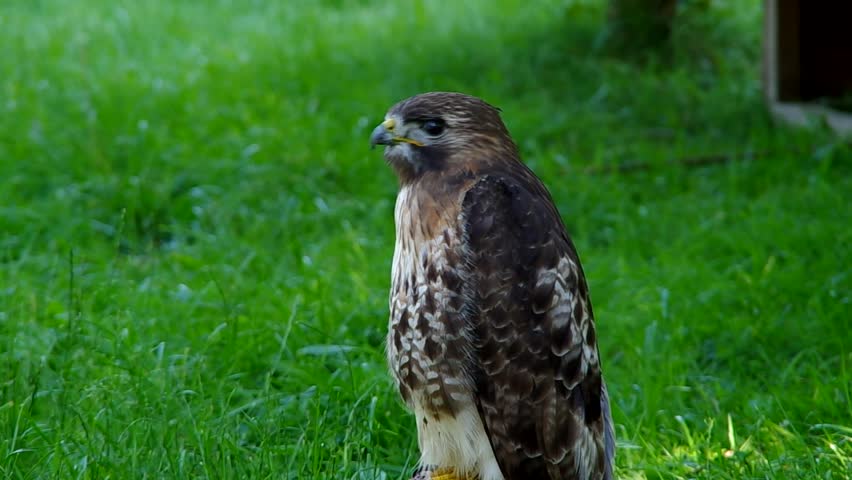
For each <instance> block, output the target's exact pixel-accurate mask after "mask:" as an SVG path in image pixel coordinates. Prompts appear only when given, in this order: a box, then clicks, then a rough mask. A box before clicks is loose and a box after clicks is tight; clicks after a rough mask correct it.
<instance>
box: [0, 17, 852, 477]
mask: <svg viewBox="0 0 852 480" xmlns="http://www.w3.org/2000/svg"><path fill="white" fill-rule="evenodd" d="M599 3H600V2H596V1H591V0H586V1H580V0H575V1H566V0H529V1H526V2H520V1H515V0H499V1H497V0H476V1H470V2H457V3H450V2H438V1H434V2H426V1H422V2H421V1H418V2H410V3H405V2H394V3H392V2H379V1H368V0H364V1H355V0H352V1H346V0H339V1H331V0H326V1H316V2H309V1H307V0H306V1H297V0H293V1H277V2H273V1H260V0H254V1H249V0H246V1H242V2H238V1H230V0H215V1H214V0H209V1H201V0H198V1H190V0H148V1H144V2H131V1H124V0H119V1H106V0H73V1H71V0H5V1H3V2H2V3H0V477H3V478H10V479H36V478H83V479H106V478H110V479H130V478H148V479H160V478H176V479H177V478H187V479H190V478H192V479H194V478H223V479H224V478H251V479H263V478H270V479H273V478H274V479H281V478H290V479H297V478H298V479H305V478H310V479H389V480H390V479H406V478H408V477H409V476H410V471H411V468H412V467H413V466H414V464H415V462H416V460H417V448H416V447H417V446H416V435H415V429H414V423H413V421H412V418H411V416H410V415H409V414H408V413H407V412H406V411H405V409H404V408H403V406H402V403H401V402H400V400H399V399H398V395H397V393H396V391H395V389H394V387H393V385H392V384H391V381H390V377H389V375H388V374H387V370H386V366H385V360H384V345H383V343H384V335H385V331H386V328H387V313H388V312H387V290H388V286H389V271H390V262H391V255H392V251H393V219H392V209H393V202H394V196H395V193H396V182H395V179H394V177H393V174H392V172H391V171H390V170H389V168H388V167H387V166H386V165H385V164H384V162H383V161H382V159H381V154H380V152H378V151H370V150H369V149H368V145H367V144H368V136H369V132H370V131H371V129H372V127H373V126H374V125H375V124H376V123H378V122H379V121H380V120H381V119H382V116H383V114H384V112H385V110H386V109H387V108H388V107H389V106H390V105H391V104H393V103H394V102H395V101H397V100H399V99H401V98H404V97H406V96H409V95H412V94H415V93H418V92H422V91H428V90H461V91H465V92H467V93H472V94H475V95H478V96H481V97H484V98H486V99H487V100H489V101H490V102H492V103H494V104H496V105H498V106H500V107H501V108H502V109H503V115H504V119H505V121H506V123H507V125H508V127H509V129H510V130H511V131H512V133H513V135H514V137H515V139H516V140H517V141H518V144H519V146H520V149H521V152H522V155H523V157H524V158H525V159H526V161H527V163H528V164H529V165H530V166H531V167H532V168H533V169H534V170H535V171H536V172H537V173H538V174H539V175H540V176H541V177H542V178H543V180H544V181H545V183H546V184H547V185H548V186H549V188H550V189H551V191H552V193H553V195H554V197H555V200H556V202H557V204H558V206H559V208H560V210H561V212H562V214H563V216H564V218H565V220H566V224H567V225H568V228H569V230H570V231H571V233H572V235H573V238H574V240H575V243H576V244H577V247H578V249H579V252H580V255H581V258H582V259H583V263H584V266H585V269H586V273H587V276H588V279H589V283H590V287H591V290H592V295H593V300H594V305H595V312H596V317H597V321H598V338H599V342H600V349H601V354H602V359H603V366H604V371H605V376H606V379H607V381H608V384H609V389H610V395H611V397H612V400H613V414H614V417H615V422H616V433H617V437H618V457H617V466H618V471H619V478H624V479H687V478H688V479H786V478H791V479H817V478H818V479H849V478H850V477H852V473H851V472H852V329H850V322H852V318H850V317H852V306H850V300H852V291H850V283H852V278H850V275H852V274H851V273H850V265H852V254H850V244H852V234H850V232H852V228H850V225H852V208H850V205H852V149H850V147H849V146H848V144H845V143H843V142H842V141H840V140H839V139H838V138H836V137H834V136H832V135H831V134H830V133H829V132H827V131H826V130H825V129H824V128H821V127H819V126H817V127H815V128H813V129H810V130H796V129H792V128H788V127H784V126H782V125H775V124H773V122H772V120H771V119H770V118H769V117H768V115H767V114H766V113H765V111H764V107H763V105H762V98H761V92H760V88H759V78H760V71H759V61H758V60H759V49H760V31H759V29H760V21H761V20H760V15H761V12H760V11H759V8H758V5H757V4H758V3H759V2H740V1H735V0H728V1H724V0H717V1H714V2H712V3H711V7H710V9H709V11H703V12H698V11H686V12H685V13H684V17H683V19H682V23H681V25H680V27H679V28H678V29H677V30H676V32H675V40H676V46H675V47H674V48H673V49H671V50H670V51H668V52H663V53H661V54H659V55H642V57H641V58H638V57H633V58H628V59H625V58H621V57H616V56H614V55H612V54H611V53H609V52H607V50H606V49H605V48H604V47H603V45H604V44H605V42H604V40H605V35H604V34H603V33H602V32H605V30H604V29H603V23H602V22H603V17H604V15H603V9H602V8H601V6H600V5H599ZM701 3H702V2H682V4H686V5H693V4H701ZM691 8H694V9H699V8H700V7H699V6H693V7H691ZM687 10H688V9H687ZM619 165H628V166H630V168H621V169H619V168H617V167H618V166H619Z"/></svg>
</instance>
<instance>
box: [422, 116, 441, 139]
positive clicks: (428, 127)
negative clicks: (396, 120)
mask: <svg viewBox="0 0 852 480" xmlns="http://www.w3.org/2000/svg"><path fill="white" fill-rule="evenodd" d="M445 126H446V125H445V124H444V121H443V120H440V119H433V120H426V121H425V122H423V125H421V126H420V128H422V129H423V131H424V132H426V133H427V134H428V135H430V136H433V137H437V136H438V135H440V134H442V133H444V127H445Z"/></svg>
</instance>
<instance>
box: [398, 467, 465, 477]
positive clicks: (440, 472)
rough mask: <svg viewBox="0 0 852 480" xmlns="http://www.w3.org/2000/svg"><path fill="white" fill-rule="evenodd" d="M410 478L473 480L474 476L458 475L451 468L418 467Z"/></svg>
mask: <svg viewBox="0 0 852 480" xmlns="http://www.w3.org/2000/svg"><path fill="white" fill-rule="evenodd" d="M411 480H474V477H468V476H463V477H462V476H459V475H458V474H457V473H456V471H455V470H454V469H452V468H436V469H434V470H433V469H431V468H420V469H418V470H417V471H416V472H415V473H414V476H413V477H411Z"/></svg>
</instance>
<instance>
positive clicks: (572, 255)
mask: <svg viewBox="0 0 852 480" xmlns="http://www.w3.org/2000/svg"><path fill="white" fill-rule="evenodd" d="M483 173H484V176H483V178H482V179H481V180H480V181H479V182H477V183H476V184H475V185H474V186H473V187H472V188H471V189H470V190H469V191H468V192H467V194H466V196H465V199H464V203H463V208H462V216H463V218H464V221H465V224H464V226H465V232H466V236H465V240H466V242H467V245H468V251H469V252H471V257H472V258H471V262H472V266H473V268H472V270H471V271H472V272H473V277H474V278H473V279H472V281H473V282H474V284H475V285H476V291H477V293H478V295H477V297H476V298H477V302H478V311H479V315H478V316H477V317H476V318H475V329H474V331H475V332H476V336H475V343H476V347H477V348H476V352H477V354H478V360H479V362H480V366H481V371H480V372H479V375H478V377H477V389H478V392H477V393H478V395H477V398H478V400H479V402H480V405H481V407H480V411H481V412H482V415H483V416H484V418H485V424H486V425H487V428H488V429H489V432H490V438H491V442H492V447H493V449H494V452H495V455H496V458H497V460H498V462H499V463H500V467H501V469H502V470H503V474H504V476H505V477H506V480H521V479H553V480H556V479H581V478H582V479H586V478H588V479H604V478H610V476H611V472H610V469H611V466H610V464H609V462H610V459H609V458H607V457H608V456H609V455H607V451H606V450H607V447H606V442H607V441H610V442H611V441H612V439H611V433H607V429H611V426H609V425H605V422H604V419H603V418H602V416H601V410H602V408H606V409H608V408H609V406H608V404H607V399H606V397H605V392H604V390H603V384H602V380H601V371H600V366H599V363H598V360H597V355H596V353H597V345H596V344H594V342H592V343H591V344H590V345H586V348H587V349H593V350H594V352H595V355H594V356H593V357H592V358H589V355H584V352H583V344H584V343H585V342H586V340H587V339H592V340H593V339H594V334H593V333H590V334H587V335H584V336H582V337H581V338H575V337H574V336H572V331H573V332H575V333H577V332H581V331H582V329H583V326H581V324H582V325H585V328H586V329H587V330H588V331H589V332H591V331H593V329H594V325H593V319H592V309H591V303H590V301H589V295H588V291H587V288H586V283H585V281H584V280H583V272H582V268H581V267H580V261H579V258H578V257H577V253H576V250H575V249H574V246H573V244H572V243H571V241H570V239H569V238H568V236H567V234H566V232H565V227H564V226H563V224H562V221H561V219H560V217H559V215H558V213H557V210H556V207H555V206H554V205H553V202H552V200H551V199H550V196H549V194H548V193H547V191H546V190H545V188H544V186H543V185H542V184H541V183H540V182H539V181H538V179H537V178H536V177H535V176H534V175H533V174H532V172H530V171H529V170H528V169H527V168H526V167H525V166H523V165H522V164H520V163H518V162H511V161H510V162H509V163H503V164H501V165H500V168H494V169H493V170H492V171H490V172H483ZM566 261H567V263H566ZM560 262H561V265H562V266H563V268H562V269H561V270H560V269H559V268H558V267H559V265H560ZM566 264H567V265H568V268H565V266H566ZM507 293H508V294H507ZM572 301H573V302H574V303H573V307H572V305H571V304H567V303H566V302H572ZM606 435H610V438H605V437H606ZM588 449H592V450H594V451H591V452H589V451H585V450H588Z"/></svg>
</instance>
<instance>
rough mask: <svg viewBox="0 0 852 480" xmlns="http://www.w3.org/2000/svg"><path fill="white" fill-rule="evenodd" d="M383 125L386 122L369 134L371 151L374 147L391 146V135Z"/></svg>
mask: <svg viewBox="0 0 852 480" xmlns="http://www.w3.org/2000/svg"><path fill="white" fill-rule="evenodd" d="M385 123H387V121H385V122H383V123H382V124H380V125H379V126H378V127H376V128H374V129H373V133H371V134H370V148H371V149H372V148H376V145H392V144H393V143H394V142H393V133H391V132H390V131H389V130H388V129H387V128H386V127H385Z"/></svg>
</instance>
